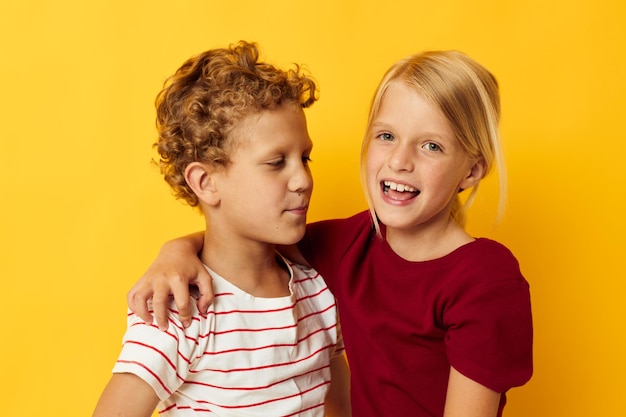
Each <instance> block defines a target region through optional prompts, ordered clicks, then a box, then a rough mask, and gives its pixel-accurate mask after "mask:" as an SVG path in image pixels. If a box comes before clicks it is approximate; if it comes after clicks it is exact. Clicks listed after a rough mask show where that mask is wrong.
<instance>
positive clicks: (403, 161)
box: [387, 144, 413, 171]
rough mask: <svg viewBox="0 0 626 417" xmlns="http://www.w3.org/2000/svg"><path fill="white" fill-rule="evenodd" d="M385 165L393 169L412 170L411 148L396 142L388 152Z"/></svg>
mask: <svg viewBox="0 0 626 417" xmlns="http://www.w3.org/2000/svg"><path fill="white" fill-rule="evenodd" d="M387 165H388V166H389V168H391V169H393V170H394V171H412V170H413V159H412V157H411V150H410V149H409V148H408V147H407V146H403V145H401V144H397V145H396V146H394V147H393V149H391V150H390V152H389V158H388V159H387Z"/></svg>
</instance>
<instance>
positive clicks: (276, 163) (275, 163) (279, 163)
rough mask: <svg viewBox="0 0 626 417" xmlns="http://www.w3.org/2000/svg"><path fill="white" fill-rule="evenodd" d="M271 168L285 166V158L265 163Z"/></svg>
mask: <svg viewBox="0 0 626 417" xmlns="http://www.w3.org/2000/svg"><path fill="white" fill-rule="evenodd" d="M267 164H268V165H269V166H271V167H280V166H282V165H284V164H285V158H280V159H276V160H273V161H270V162H268V163H267Z"/></svg>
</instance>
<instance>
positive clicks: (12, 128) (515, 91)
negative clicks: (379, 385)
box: [0, 0, 626, 417]
mask: <svg viewBox="0 0 626 417" xmlns="http://www.w3.org/2000/svg"><path fill="white" fill-rule="evenodd" d="M625 21H626V9H625V6H624V2H623V1H622V0H594V1H591V0H583V1H571V0H555V1H543V0H528V1H498V0H493V1H490V0H472V1H464V0H441V1H429V2H426V1H413V0H404V1H401V0H387V1H378V0H377V1H373V0H371V1H354V0H353V1H341V0H319V1H310V2H302V1H296V2H294V1H286V0H284V1H273V0H268V1H266V2H263V1H236V0H233V1H219V2H217V1H192V0H179V1H167V2H166V1H162V0H150V1H128V0H114V1H111V0H107V1H104V0H94V1H78V0H75V1H72V0H57V1H43V0H30V1H29V0H24V1H20V2H17V1H15V2H14V1H4V2H2V5H1V6H0V42H1V48H0V63H1V64H0V83H1V84H0V97H1V99H0V122H1V123H0V140H1V143H0V158H1V159H2V162H1V163H0V181H1V183H0V184H1V195H2V215H1V216H0V239H1V240H0V262H1V264H0V271H1V274H2V279H1V280H0V297H2V301H1V305H2V307H3V315H4V318H3V320H2V323H3V324H2V330H1V331H2V336H1V338H2V342H0V370H1V371H0V372H1V375H2V376H1V380H2V387H3V388H2V389H1V390H0V415H2V416H6V417H23V416H64V417H67V416H86V415H90V413H91V411H92V409H93V406H94V404H95V402H96V400H97V398H98V396H99V394H100V392H101V390H102V388H103V386H104V384H105V382H106V381H107V380H108V378H109V372H110V369H111V367H112V365H113V362H114V360H115V358H116V355H117V352H118V350H119V348H120V339H121V336H122V334H123V332H124V329H125V306H126V301H125V294H126V291H127V290H128V289H129V287H130V286H131V284H132V283H134V282H135V280H137V279H138V278H139V277H140V276H141V274H142V273H143V271H144V270H145V268H146V267H147V265H148V264H149V262H150V261H151V260H152V259H153V257H154V256H155V255H156V253H157V250H158V248H159V247H160V245H161V243H162V242H163V241H164V240H166V239H169V238H172V237H174V236H178V235H181V234H185V233H188V232H191V231H194V230H198V229H200V228H201V227H202V219H201V217H200V216H198V215H197V214H196V213H195V212H194V211H193V210H191V209H189V208H188V207H186V206H183V205H182V204H181V203H180V202H177V201H175V200H174V199H173V198H172V197H171V196H170V193H169V190H168V188H167V187H166V185H165V183H164V181H163V180H162V179H161V178H160V176H159V174H158V173H157V172H156V171H155V170H154V169H153V168H152V167H151V166H150V159H151V158H152V157H153V152H152V149H151V144H152V142H153V140H154V136H155V131H154V110H153V100H154V97H155V95H156V93H157V92H158V90H159V88H160V86H161V83H162V81H163V80H164V78H165V77H166V76H167V75H169V74H170V73H171V72H172V71H174V70H175V69H176V68H177V67H178V66H179V65H180V64H181V63H182V61H183V60H184V59H186V58H187V57H189V56H190V55H192V54H195V53H198V52H200V51H202V50H205V49H208V48H211V47H216V46H225V45H227V44H228V43H231V42H236V41H238V40H240V39H247V40H255V41H258V42H259V43H260V45H261V47H262V49H263V55H264V56H265V57H266V58H267V59H268V60H270V61H272V62H275V63H278V64H280V65H287V64H289V63H291V62H299V63H304V64H306V65H307V67H308V68H309V69H310V71H311V72H312V73H313V75H314V76H315V77H316V79H317V80H318V82H319V84H320V86H321V100H320V101H319V102H318V103H316V104H315V105H314V106H313V108H312V109H310V111H308V118H309V128H310V133H311V135H312V137H313V138H314V140H315V142H316V146H315V150H314V153H313V161H314V162H313V170H314V176H315V180H316V191H315V196H314V201H313V207H312V209H311V213H310V220H318V219H322V218H329V217H337V216H345V215H349V214H352V213H354V212H356V211H357V210H361V209H363V208H364V207H365V205H364V202H363V198H362V195H361V190H360V185H359V181H358V168H357V165H358V149H359V145H360V140H361V135H362V132H363V129H364V125H365V118H366V113H367V108H368V105H369V100H370V97H371V95H372V93H373V91H374V88H375V86H376V84H377V82H378V80H379V79H380V77H381V76H382V73H383V71H384V70H385V69H386V68H387V67H388V66H390V65H391V64H392V63H393V62H395V61H396V60H397V59H399V58H402V57H404V56H405V55H408V54H412V53H415V52H419V51H421V50H424V49H460V50H462V51H465V52H467V53H468V54H470V55H471V56H473V57H474V58H476V59H477V60H478V61H480V62H482V63H483V64H484V65H486V66H487V67H488V68H490V69H491V70H492V71H493V72H494V73H495V74H496V75H497V77H498V79H499V81H500V84H501V87H502V100H503V111H504V113H503V119H502V132H503V136H504V138H505V141H506V155H507V162H508V167H509V175H510V181H509V187H510V188H509V205H508V211H507V212H506V216H505V217H504V219H503V221H502V223H501V224H500V226H499V227H498V228H494V227H493V218H494V215H495V206H496V198H495V194H494V193H495V191H496V186H495V181H493V180H487V184H485V185H486V186H485V187H484V189H483V193H482V195H481V197H480V198H479V200H478V204H477V206H475V209H474V210H473V211H472V212H471V213H470V220H471V221H470V225H469V229H470V231H471V232H472V233H473V234H475V235H483V236H488V237H492V238H495V239H497V240H500V241H501V242H503V243H504V244H506V245H507V246H509V247H510V248H511V249H512V250H513V252H514V253H515V254H516V255H517V257H518V258H519V260H520V262H521V266H522V270H523V272H524V274H525V275H526V277H527V278H528V280H529V282H530V284H531V288H532V296H533V309H534V318H535V328H536V343H535V365H536V371H535V375H534V377H533V379H532V380H531V382H530V383H528V384H527V385H526V386H524V387H522V388H516V389H514V390H512V391H511V393H510V402H509V405H508V406H507V412H506V415H507V416H508V417H518V416H551V417H553V416H568V417H575V416H581V417H582V416H585V417H588V416H623V415H626V411H625V410H626V407H625V406H624V405H623V400H622V398H623V396H624V391H625V389H626V383H625V382H624V381H625V380H624V375H626V361H625V359H624V356H625V354H626V335H625V332H626V325H625V322H626V307H625V306H626V301H625V298H626V297H625V296H626V291H625V290H626V284H625V277H626V274H625V273H624V268H623V263H624V260H625V258H626V257H625V256H624V254H625V252H626V251H625V249H626V246H625V244H624V237H625V234H626V227H625V221H624V213H626V203H625V202H624V197H623V188H624V186H625V184H626V175H625V174H624V165H625V155H626V140H625V139H626V138H625V132H626V123H625V120H626V117H625V115H624V113H625V111H624V110H625V105H624V99H625V97H626V61H625V55H626V50H625V46H626V42H625V37H626V32H625V29H624V28H625V26H626V25H625V24H624V22H625ZM251 204H253V202H251ZM357 417H358V416H357Z"/></svg>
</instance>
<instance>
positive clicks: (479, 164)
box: [459, 158, 487, 190]
mask: <svg viewBox="0 0 626 417" xmlns="http://www.w3.org/2000/svg"><path fill="white" fill-rule="evenodd" d="M486 171H487V164H485V160H484V159H482V158H480V159H478V160H476V161H475V162H474V164H473V165H472V166H471V168H470V170H469V172H468V173H467V175H466V176H465V178H463V179H462V180H461V184H459V185H460V187H459V188H460V189H461V190H467V189H468V188H471V187H473V186H475V185H476V184H478V183H479V182H480V180H482V179H483V177H484V176H485V172H486Z"/></svg>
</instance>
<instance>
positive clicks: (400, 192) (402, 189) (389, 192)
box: [381, 180, 420, 200]
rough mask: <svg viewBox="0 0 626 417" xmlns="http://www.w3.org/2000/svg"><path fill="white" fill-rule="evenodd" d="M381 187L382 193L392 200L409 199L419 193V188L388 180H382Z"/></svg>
mask: <svg viewBox="0 0 626 417" xmlns="http://www.w3.org/2000/svg"><path fill="white" fill-rule="evenodd" d="M381 187H382V190H383V194H385V195H386V196H388V197H390V198H392V199H394V200H410V199H412V198H414V197H417V196H418V195H419V193H420V190H418V189H417V188H415V187H413V186H411V185H408V184H400V183H397V182H393V181H389V180H385V181H382V182H381Z"/></svg>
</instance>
